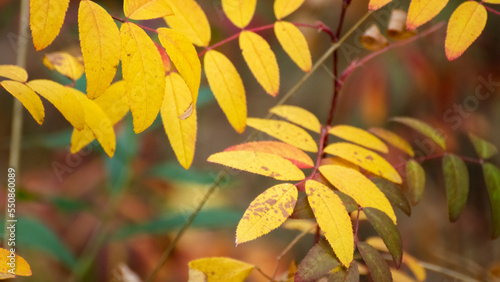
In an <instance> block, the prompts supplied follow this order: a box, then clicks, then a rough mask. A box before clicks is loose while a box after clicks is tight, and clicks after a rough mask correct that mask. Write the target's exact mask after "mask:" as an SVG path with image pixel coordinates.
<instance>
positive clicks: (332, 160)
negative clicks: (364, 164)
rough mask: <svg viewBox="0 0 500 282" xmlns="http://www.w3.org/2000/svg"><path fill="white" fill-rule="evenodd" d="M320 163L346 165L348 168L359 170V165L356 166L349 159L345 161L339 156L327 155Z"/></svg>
mask: <svg viewBox="0 0 500 282" xmlns="http://www.w3.org/2000/svg"><path fill="white" fill-rule="evenodd" d="M321 165H341V166H343V167H347V168H350V169H354V170H357V171H360V170H359V166H357V165H355V164H353V163H351V162H349V161H346V160H345V159H342V158H339V157H329V158H324V159H321V162H320V166H321Z"/></svg>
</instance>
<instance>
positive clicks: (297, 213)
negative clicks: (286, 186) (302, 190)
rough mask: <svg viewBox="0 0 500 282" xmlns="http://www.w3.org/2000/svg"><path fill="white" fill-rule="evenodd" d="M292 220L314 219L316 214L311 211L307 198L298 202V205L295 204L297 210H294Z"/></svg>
mask: <svg viewBox="0 0 500 282" xmlns="http://www.w3.org/2000/svg"><path fill="white" fill-rule="evenodd" d="M290 218H293V219H313V218H315V217H314V213H313V211H312V209H311V206H310V205H309V202H308V201H307V197H302V198H300V199H298V200H297V203H296V204H295V208H294V209H293V213H292V215H290Z"/></svg>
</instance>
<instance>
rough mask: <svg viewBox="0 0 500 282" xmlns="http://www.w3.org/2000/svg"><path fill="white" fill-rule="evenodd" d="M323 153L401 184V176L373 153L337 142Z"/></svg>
mask: <svg viewBox="0 0 500 282" xmlns="http://www.w3.org/2000/svg"><path fill="white" fill-rule="evenodd" d="M325 152H326V153H328V154H331V155H334V156H338V157H341V158H343V159H346V160H348V161H350V162H351V163H354V164H356V165H358V166H360V167H362V168H364V169H366V170H367V171H369V172H371V173H373V174H375V175H378V176H381V177H383V178H385V179H387V180H390V181H392V182H394V183H398V184H401V183H402V180H401V176H400V175H399V173H398V172H397V171H396V170H395V169H394V168H393V167H392V166H391V164H389V163H388V162H387V161H386V160H385V159H384V158H382V157H381V156H379V155H378V154H377V153H375V152H373V151H370V150H367V149H365V148H363V147H360V146H357V145H354V144H350V143H345V142H337V143H333V144H330V145H328V146H327V147H326V148H325Z"/></svg>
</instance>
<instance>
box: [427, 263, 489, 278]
mask: <svg viewBox="0 0 500 282" xmlns="http://www.w3.org/2000/svg"><path fill="white" fill-rule="evenodd" d="M418 262H419V263H420V265H422V266H423V267H424V268H426V269H428V270H432V271H435V272H438V273H442V274H444V275H446V276H449V277H451V278H454V279H458V280H460V281H465V282H480V281H479V280H476V279H474V278H471V277H469V276H466V275H464V274H462V273H458V272H456V271H453V270H451V269H448V268H444V267H442V266H439V265H435V264H432V263H428V262H423V261H418Z"/></svg>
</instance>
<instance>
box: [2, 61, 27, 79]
mask: <svg viewBox="0 0 500 282" xmlns="http://www.w3.org/2000/svg"><path fill="white" fill-rule="evenodd" d="M0 76H1V77H6V78H8V79H12V80H15V81H19V82H26V81H27V80H28V73H27V72H26V70H25V69H23V68H21V67H20V66H16V65H0Z"/></svg>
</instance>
